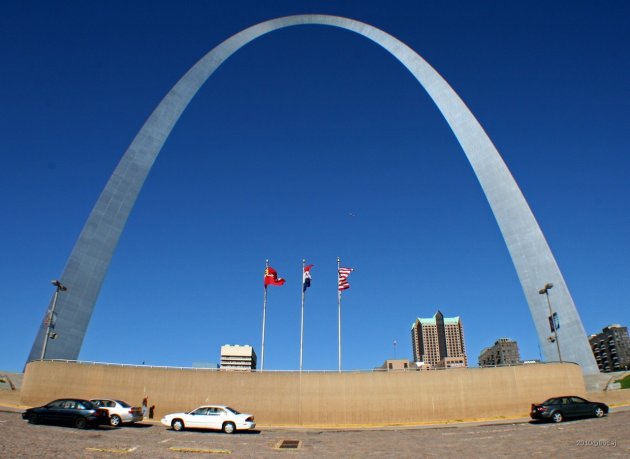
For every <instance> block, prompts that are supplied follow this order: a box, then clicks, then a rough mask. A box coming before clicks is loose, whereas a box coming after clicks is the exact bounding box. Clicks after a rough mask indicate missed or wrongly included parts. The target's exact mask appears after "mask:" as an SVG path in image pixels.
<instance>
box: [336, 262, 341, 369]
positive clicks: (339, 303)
mask: <svg viewBox="0 0 630 459" xmlns="http://www.w3.org/2000/svg"><path fill="white" fill-rule="evenodd" d="M340 268H341V259H340V258H339V257H337V318H338V324H339V326H338V335H339V336H338V337H339V372H341V289H340V288H339V269H340Z"/></svg>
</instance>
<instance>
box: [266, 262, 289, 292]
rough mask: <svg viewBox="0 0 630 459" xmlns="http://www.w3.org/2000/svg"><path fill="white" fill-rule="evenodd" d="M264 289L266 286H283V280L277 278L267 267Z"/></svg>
mask: <svg viewBox="0 0 630 459" xmlns="http://www.w3.org/2000/svg"><path fill="white" fill-rule="evenodd" d="M264 282H265V288H266V287H267V285H284V279H283V278H282V277H278V273H277V272H276V270H275V269H273V268H272V267H271V266H267V267H266V268H265V278H264Z"/></svg>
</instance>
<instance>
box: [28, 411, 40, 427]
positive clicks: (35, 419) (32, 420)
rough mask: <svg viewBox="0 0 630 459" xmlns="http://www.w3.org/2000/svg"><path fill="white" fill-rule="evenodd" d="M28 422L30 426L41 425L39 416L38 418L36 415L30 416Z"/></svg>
mask: <svg viewBox="0 0 630 459" xmlns="http://www.w3.org/2000/svg"><path fill="white" fill-rule="evenodd" d="M28 422H29V424H39V416H37V415H36V414H35V413H32V414H29V415H28Z"/></svg>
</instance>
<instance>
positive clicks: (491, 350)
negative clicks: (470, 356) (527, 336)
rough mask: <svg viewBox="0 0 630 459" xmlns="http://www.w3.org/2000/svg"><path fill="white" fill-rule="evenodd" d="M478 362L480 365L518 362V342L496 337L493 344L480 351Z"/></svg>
mask: <svg viewBox="0 0 630 459" xmlns="http://www.w3.org/2000/svg"><path fill="white" fill-rule="evenodd" d="M478 362H479V366H480V367H493V366H496V365H516V364H519V363H520V362H521V356H520V354H519V352H518V344H517V343H516V341H512V340H511V339H509V338H501V339H498V340H497V341H495V342H494V345H492V346H490V347H487V348H485V349H484V350H483V351H481V354H479V361H478Z"/></svg>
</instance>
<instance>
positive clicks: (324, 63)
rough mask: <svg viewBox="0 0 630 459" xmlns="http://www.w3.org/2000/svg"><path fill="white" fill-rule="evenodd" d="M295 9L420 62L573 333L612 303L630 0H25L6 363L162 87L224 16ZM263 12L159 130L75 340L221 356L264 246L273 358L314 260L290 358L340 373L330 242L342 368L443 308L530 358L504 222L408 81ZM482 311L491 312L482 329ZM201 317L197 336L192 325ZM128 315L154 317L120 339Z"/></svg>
mask: <svg viewBox="0 0 630 459" xmlns="http://www.w3.org/2000/svg"><path fill="white" fill-rule="evenodd" d="M149 5H151V8H148V6H149ZM305 10H306V12H321V13H325V14H337V15H341V16H347V17H352V18H356V19H357V20H360V21H364V22H366V23H369V24H372V25H374V26H376V27H379V28H381V29H382V30H385V31H387V32H390V33H392V34H393V35H395V36H396V37H398V38H400V39H401V40H402V41H403V42H405V43H407V44H408V45H409V46H411V47H412V48H413V49H415V50H417V51H418V52H419V53H420V54H421V55H422V56H424V57H425V58H426V59H427V60H428V61H429V63H430V64H432V65H433V66H434V67H435V68H436V69H438V70H439V71H440V73H442V75H443V76H444V77H445V78H446V80H447V81H449V83H450V84H451V85H452V87H453V88H454V89H455V91H456V92H457V93H458V94H459V95H460V96H461V97H462V99H463V100H464V102H465V103H466V104H467V105H468V106H469V107H470V108H471V110H472V112H473V113H474V114H475V115H476V116H477V117H478V118H479V120H480V122H481V124H482V125H483V126H484V128H485V130H486V132H487V133H488V135H489V136H490V138H491V139H492V140H493V141H494V143H495V144H496V145H497V146H498V148H499V150H500V151H501V153H502V155H503V156H504V159H505V162H506V163H507V165H508V167H509V168H510V170H511V171H512V173H513V175H514V176H515V178H516V179H517V181H518V183H519V185H520V187H521V189H522V190H523V193H524V195H525V197H526V198H527V200H528V202H529V204H530V206H531V207H532V209H533V211H534V213H535V215H536V217H537V220H538V222H539V223H540V225H541V227H542V229H543V231H544V233H545V236H546V238H547V240H548V242H549V245H550V246H551V248H552V250H553V252H554V254H555V255H556V257H557V259H558V263H559V265H560V268H561V269H562V272H563V274H564V277H565V278H566V280H567V284H568V286H569V288H570V290H571V293H572V295H573V298H574V300H575V303H576V305H577V309H578V312H579V314H580V316H581V318H582V320H583V322H584V325H585V329H586V332H587V334H590V333H594V332H596V331H598V330H600V329H601V328H602V327H604V326H606V325H607V324H610V323H621V324H627V323H628V321H629V319H630V317H629V314H630V313H629V312H628V307H627V305H628V303H629V301H630V296H629V294H628V291H627V289H626V288H625V287H624V285H625V282H624V280H625V279H626V278H627V276H628V274H630V272H629V269H630V268H628V267H627V260H626V258H627V257H626V256H625V254H626V253H628V251H629V250H628V249H629V248H630V247H629V239H628V236H627V235H628V234H630V218H629V216H628V215H629V213H628V212H627V211H626V209H627V197H628V195H630V189H629V186H630V185H629V184H628V181H627V180H626V177H627V175H628V172H629V171H630V158H629V157H628V155H627V152H628V151H630V148H629V146H630V145H629V140H628V138H627V136H626V135H625V133H624V129H623V126H625V125H627V124H628V113H630V97H629V95H628V92H627V80H628V75H629V73H630V63H629V62H628V60H629V58H628V56H627V53H626V52H625V49H624V44H625V43H627V42H628V41H629V40H630V37H629V32H628V31H629V30H630V27H629V24H628V17H630V11H629V10H630V6H628V5H626V4H624V3H613V4H607V5H604V6H602V5H591V4H575V3H573V2H571V3H568V2H567V3H563V2H558V3H554V4H551V5H550V4H547V3H544V2H540V3H537V2H534V3H533V4H532V3H530V2H528V3H527V4H525V3H519V2H517V3H514V4H510V5H501V6H497V5H484V4H480V5H476V6H475V8H472V7H470V6H468V5H466V4H461V5H457V6H452V5H451V6H449V5H446V6H444V5H425V4H417V3H416V2H405V1H403V2H400V3H396V4H394V5H388V4H386V3H384V2H370V1H367V2H303V3H300V2H283V1H280V2H274V4H273V5H260V4H258V3H254V2H251V3H250V2H241V3H239V4H238V5H229V4H224V3H220V2H217V3H216V4H214V3H213V4H203V5H189V6H188V7H187V8H181V9H176V8H166V7H163V6H155V5H153V4H148V3H143V2H139V3H137V4H133V5H128V4H126V3H123V2H112V3H108V4H107V5H92V4H80V5H73V6H72V7H70V6H69V5H67V4H58V5H50V4H48V3H46V2H28V1H27V2H20V3H10V4H8V5H6V7H5V11H4V13H3V18H2V19H0V21H2V25H3V27H1V28H0V36H1V37H2V38H3V40H0V42H1V43H3V44H1V45H0V53H2V54H1V57H2V58H3V62H5V63H6V65H5V69H4V71H3V72H2V75H0V83H2V84H1V85H0V87H2V88H3V89H2V91H3V100H4V103H3V107H2V109H0V110H2V112H3V115H4V116H3V119H5V120H6V122H5V125H4V126H3V151H4V157H3V158H4V159H5V164H4V167H3V170H2V172H0V173H1V174H2V176H1V177H0V183H2V188H0V189H1V190H2V191H1V192H2V198H3V199H2V202H3V216H4V222H5V224H4V225H3V227H2V229H0V232H1V235H0V236H1V237H0V243H1V244H2V247H1V249H2V252H3V255H4V261H5V262H4V263H3V264H2V272H1V274H2V279H3V280H4V281H5V288H3V289H1V291H2V293H0V304H1V305H2V307H3V310H4V311H5V314H4V317H5V328H6V332H5V333H3V336H2V337H1V338H0V369H3V370H7V371H9V370H19V369H21V368H22V366H23V363H24V361H25V359H26V356H27V354H28V348H29V347H30V345H31V343H32V340H33V338H34V336H35V333H36V330H37V328H38V327H39V325H40V324H41V319H42V314H43V312H44V310H45V308H46V305H47V304H48V302H49V300H50V298H51V295H52V293H53V289H52V288H51V286H50V284H49V283H50V280H51V279H57V278H58V277H59V276H60V274H61V272H62V271H63V269H64V266H63V263H64V261H65V260H66V259H67V256H68V254H69V253H70V250H71V248H72V245H73V243H74V241H75V240H76V238H77V236H78V231H79V230H80V228H81V226H82V224H83V222H85V219H86V216H87V215H88V213H89V211H90V209H91V208H92V206H93V205H94V202H95V201H96V198H97V197H98V193H99V192H100V190H101V189H102V187H103V185H104V183H105V182H106V180H107V178H108V177H109V175H110V174H111V171H112V170H113V169H114V167H115V165H116V163H117V162H118V160H119V159H120V157H121V155H122V153H123V152H124V150H125V148H126V147H127V146H128V145H129V143H130V142H131V140H132V138H133V135H135V132H137V131H138V129H139V128H140V126H141V125H142V122H143V120H145V119H146V118H147V116H148V115H149V114H150V113H151V110H152V108H153V107H155V106H156V104H157V103H158V102H159V99H160V98H161V97H162V96H163V94H164V93H165V92H166V91H167V90H168V88H170V87H172V85H173V84H174V83H175V82H176V81H177V79H178V78H179V76H180V75H181V74H182V73H183V72H184V71H185V70H186V69H187V68H189V67H190V65H192V63H194V62H195V61H196V60H197V59H198V58H199V57H200V56H202V55H203V54H204V53H205V52H207V51H208V50H209V49H211V48H212V47H213V46H215V45H216V44H218V43H219V42H220V41H222V40H223V39H224V38H225V37H228V36H230V35H232V34H234V33H236V32H238V31H239V30H242V29H243V28H244V27H247V26H250V25H252V24H255V23H258V22H261V21H264V20H267V19H271V18H273V17H279V16H283V15H288V14H297V13H304V12H305ZM567 12H570V14H567ZM166 24H168V27H165V25H166ZM277 33H278V35H277V36H274V35H273V34H272V35H270V36H269V37H266V38H265V39H262V40H261V41H260V42H256V43H255V44H251V45H248V47H246V48H244V49H243V50H242V51H239V53H237V54H236V55H234V56H233V57H231V58H230V59H229V60H228V61H227V62H226V63H225V64H224V65H223V66H222V67H221V69H220V70H219V71H217V72H216V74H215V75H213V76H212V77H211V80H210V81H209V84H208V85H206V86H205V87H204V88H203V89H202V90H201V91H200V92H199V94H198V96H197V98H196V99H195V102H194V103H193V104H191V106H190V107H189V110H188V111H187V112H186V114H185V115H184V116H183V117H182V119H181V120H180V122H179V124H178V127H177V129H176V130H175V131H174V133H173V135H172V136H171V137H170V138H169V140H168V142H167V144H166V145H165V149H164V151H163V152H162V154H161V156H160V158H159V160H158V161H157V162H156V164H155V168H154V170H153V172H152V174H151V176H150V177H149V179H148V180H147V181H146V183H145V185H144V188H143V192H142V194H141V195H140V197H139V199H138V202H137V204H136V208H135V210H134V212H133V215H132V216H131V218H130V219H129V222H128V226H127V230H126V231H125V235H124V237H123V238H122V239H121V241H120V244H119V247H118V249H117V252H116V256H115V257H114V259H113V263H112V266H111V268H110V269H109V272H108V275H107V278H106V281H105V284H104V287H103V290H102V291H101V296H100V297H99V300H98V304H97V305H96V309H95V313H94V316H93V318H92V321H91V322H90V325H89V327H88V330H87V334H86V341H85V343H84V347H83V350H82V352H81V355H80V356H79V358H80V359H83V360H90V361H110V362H120V363H140V362H146V363H147V364H154V365H174V366H181V365H190V364H191V363H192V362H203V361H209V360H210V361H213V360H215V358H216V357H215V356H216V351H215V349H217V348H218V346H220V345H221V344H222V343H226V342H241V343H249V344H251V345H254V346H259V343H260V331H261V330H260V328H261V327H260V322H261V315H262V314H261V312H262V311H261V309H262V288H261V287H262V282H261V280H262V279H261V278H262V270H263V269H264V260H265V259H267V258H268V259H270V264H271V265H272V266H273V267H274V268H275V269H276V270H277V271H278V273H279V274H280V276H282V277H284V278H285V279H286V284H285V285H284V286H282V287H280V288H276V289H274V290H273V291H271V292H270V296H269V309H268V313H269V316H268V322H267V324H268V328H267V333H268V335H267V342H266V349H265V368H266V369H267V368H269V369H297V368H298V363H299V342H300V318H299V315H300V299H299V298H300V294H301V290H302V286H301V281H302V269H301V260H302V259H307V260H308V261H309V263H313V264H315V265H316V266H317V268H316V269H317V271H314V272H313V283H312V286H311V287H310V288H309V289H308V293H307V295H308V299H307V302H306V305H305V329H304V367H305V369H306V370H308V369H329V370H334V369H336V365H337V355H336V354H337V337H336V335H337V330H336V287H333V286H334V285H335V284H336V269H335V268H336V266H335V260H336V257H337V256H341V257H342V259H343V260H344V263H347V265H348V266H352V267H353V268H354V269H355V272H354V273H353V275H352V278H351V284H352V287H351V289H350V290H348V291H346V292H344V303H343V327H344V329H343V362H344V365H343V367H344V369H349V370H351V369H369V368H373V367H374V365H375V364H376V362H383V361H385V360H387V359H388V358H391V357H393V354H394V351H393V348H392V345H391V343H392V341H393V340H396V341H397V342H398V343H399V346H398V348H399V354H402V352H406V351H404V349H408V347H407V345H405V344H404V343H409V341H408V340H409V328H408V324H409V319H410V318H413V317H418V316H421V317H426V316H430V315H431V314H433V313H434V312H435V310H438V309H439V310H441V311H443V312H444V313H445V314H446V315H449V314H458V315H461V316H462V317H463V318H464V321H465V323H466V330H467V335H466V346H467V350H468V353H469V354H470V353H471V352H472V353H474V355H477V353H478V352H479V351H480V350H481V349H483V347H485V346H487V345H488V342H489V341H491V340H493V339H496V337H497V336H510V337H511V338H513V339H515V340H516V341H518V343H519V346H520V347H521V355H522V357H523V359H537V358H539V356H540V351H539V349H538V344H537V339H536V332H535V330H534V327H533V326H532V325H533V324H532V321H531V318H529V312H528V310H527V304H526V302H525V299H524V297H523V292H522V290H521V288H520V286H519V283H518V280H517V278H516V274H515V273H514V269H513V267H512V264H511V261H510V260H509V256H508V255H507V251H506V250H505V246H504V245H503V242H502V240H501V236H500V235H499V233H498V231H497V227H496V223H495V221H494V220H493V217H492V214H491V213H490V212H489V209H488V206H487V204H486V202H485V198H484V196H483V194H482V192H481V190H480V188H479V184H478V183H477V182H476V180H475V178H474V175H473V174H471V172H470V168H469V166H468V165H467V164H466V161H465V158H464V157H463V156H462V152H461V149H460V147H459V145H457V142H456V141H455V139H453V137H452V134H450V132H449V129H448V126H447V125H446V123H444V120H443V119H442V118H441V116H440V115H439V113H437V110H436V109H435V107H434V106H433V105H432V103H431V101H430V100H429V99H428V97H427V96H426V94H425V93H423V92H422V90H421V88H419V87H418V85H417V83H415V82H414V81H412V79H411V78H410V77H409V75H408V74H406V73H405V72H404V69H403V68H402V67H401V66H400V64H399V63H398V62H396V61H395V60H393V59H392V58H391V57H389V56H387V55H386V53H383V52H382V50H380V49H378V47H376V46H373V45H371V44H369V43H366V41H365V40H360V37H354V36H353V35H352V34H348V33H344V32H343V31H335V30H331V29H325V28H323V27H321V28H320V27H315V26H313V27H304V28H295V29H294V30H293V29H291V30H288V29H287V30H284V31H279V32H277ZM36 63H37V64H36ZM540 287H541V288H542V287H543V285H541V286H540ZM555 293H556V292H555V291H553V290H552V291H550V298H551V301H552V302H553V300H554V297H553V295H554V294H555ZM540 301H541V304H542V305H543V306H544V298H543V297H541V298H540ZM488 316H493V317H496V318H497V320H496V325H495V327H494V329H493V330H492V331H491V333H490V332H489V330H487V328H486V327H485V326H484V323H485V321H486V318H487V317H488ZM217 323H218V324H221V327H220V328H219V329H218V330H217V331H216V334H215V336H213V337H212V338H209V339H204V340H200V339H199V338H198V337H197V336H196V335H195V334H194V333H192V331H193V330H195V328H197V327H199V326H201V325H204V324H217ZM7 324H8V325H7ZM112 324H116V326H114V327H112ZM136 329H140V330H142V335H143V336H144V335H146V336H148V337H150V339H143V340H137V339H135V338H134V337H133V336H134V335H133V334H130V332H129V330H136ZM366 330H371V331H373V332H374V335H373V337H372V339H371V340H370V342H369V343H367V344H366V343H365V340H364V339H362V337H363V335H364V333H365V331H366ZM560 332H562V329H561V330H560ZM175 341H178V342H179V343H180V344H179V345H178V346H170V345H169V346H168V349H166V350H161V351H159V352H158V351H157V349H156V348H155V343H156V342H168V343H174V342H175ZM104 343H106V344H104ZM399 357H403V355H399Z"/></svg>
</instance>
